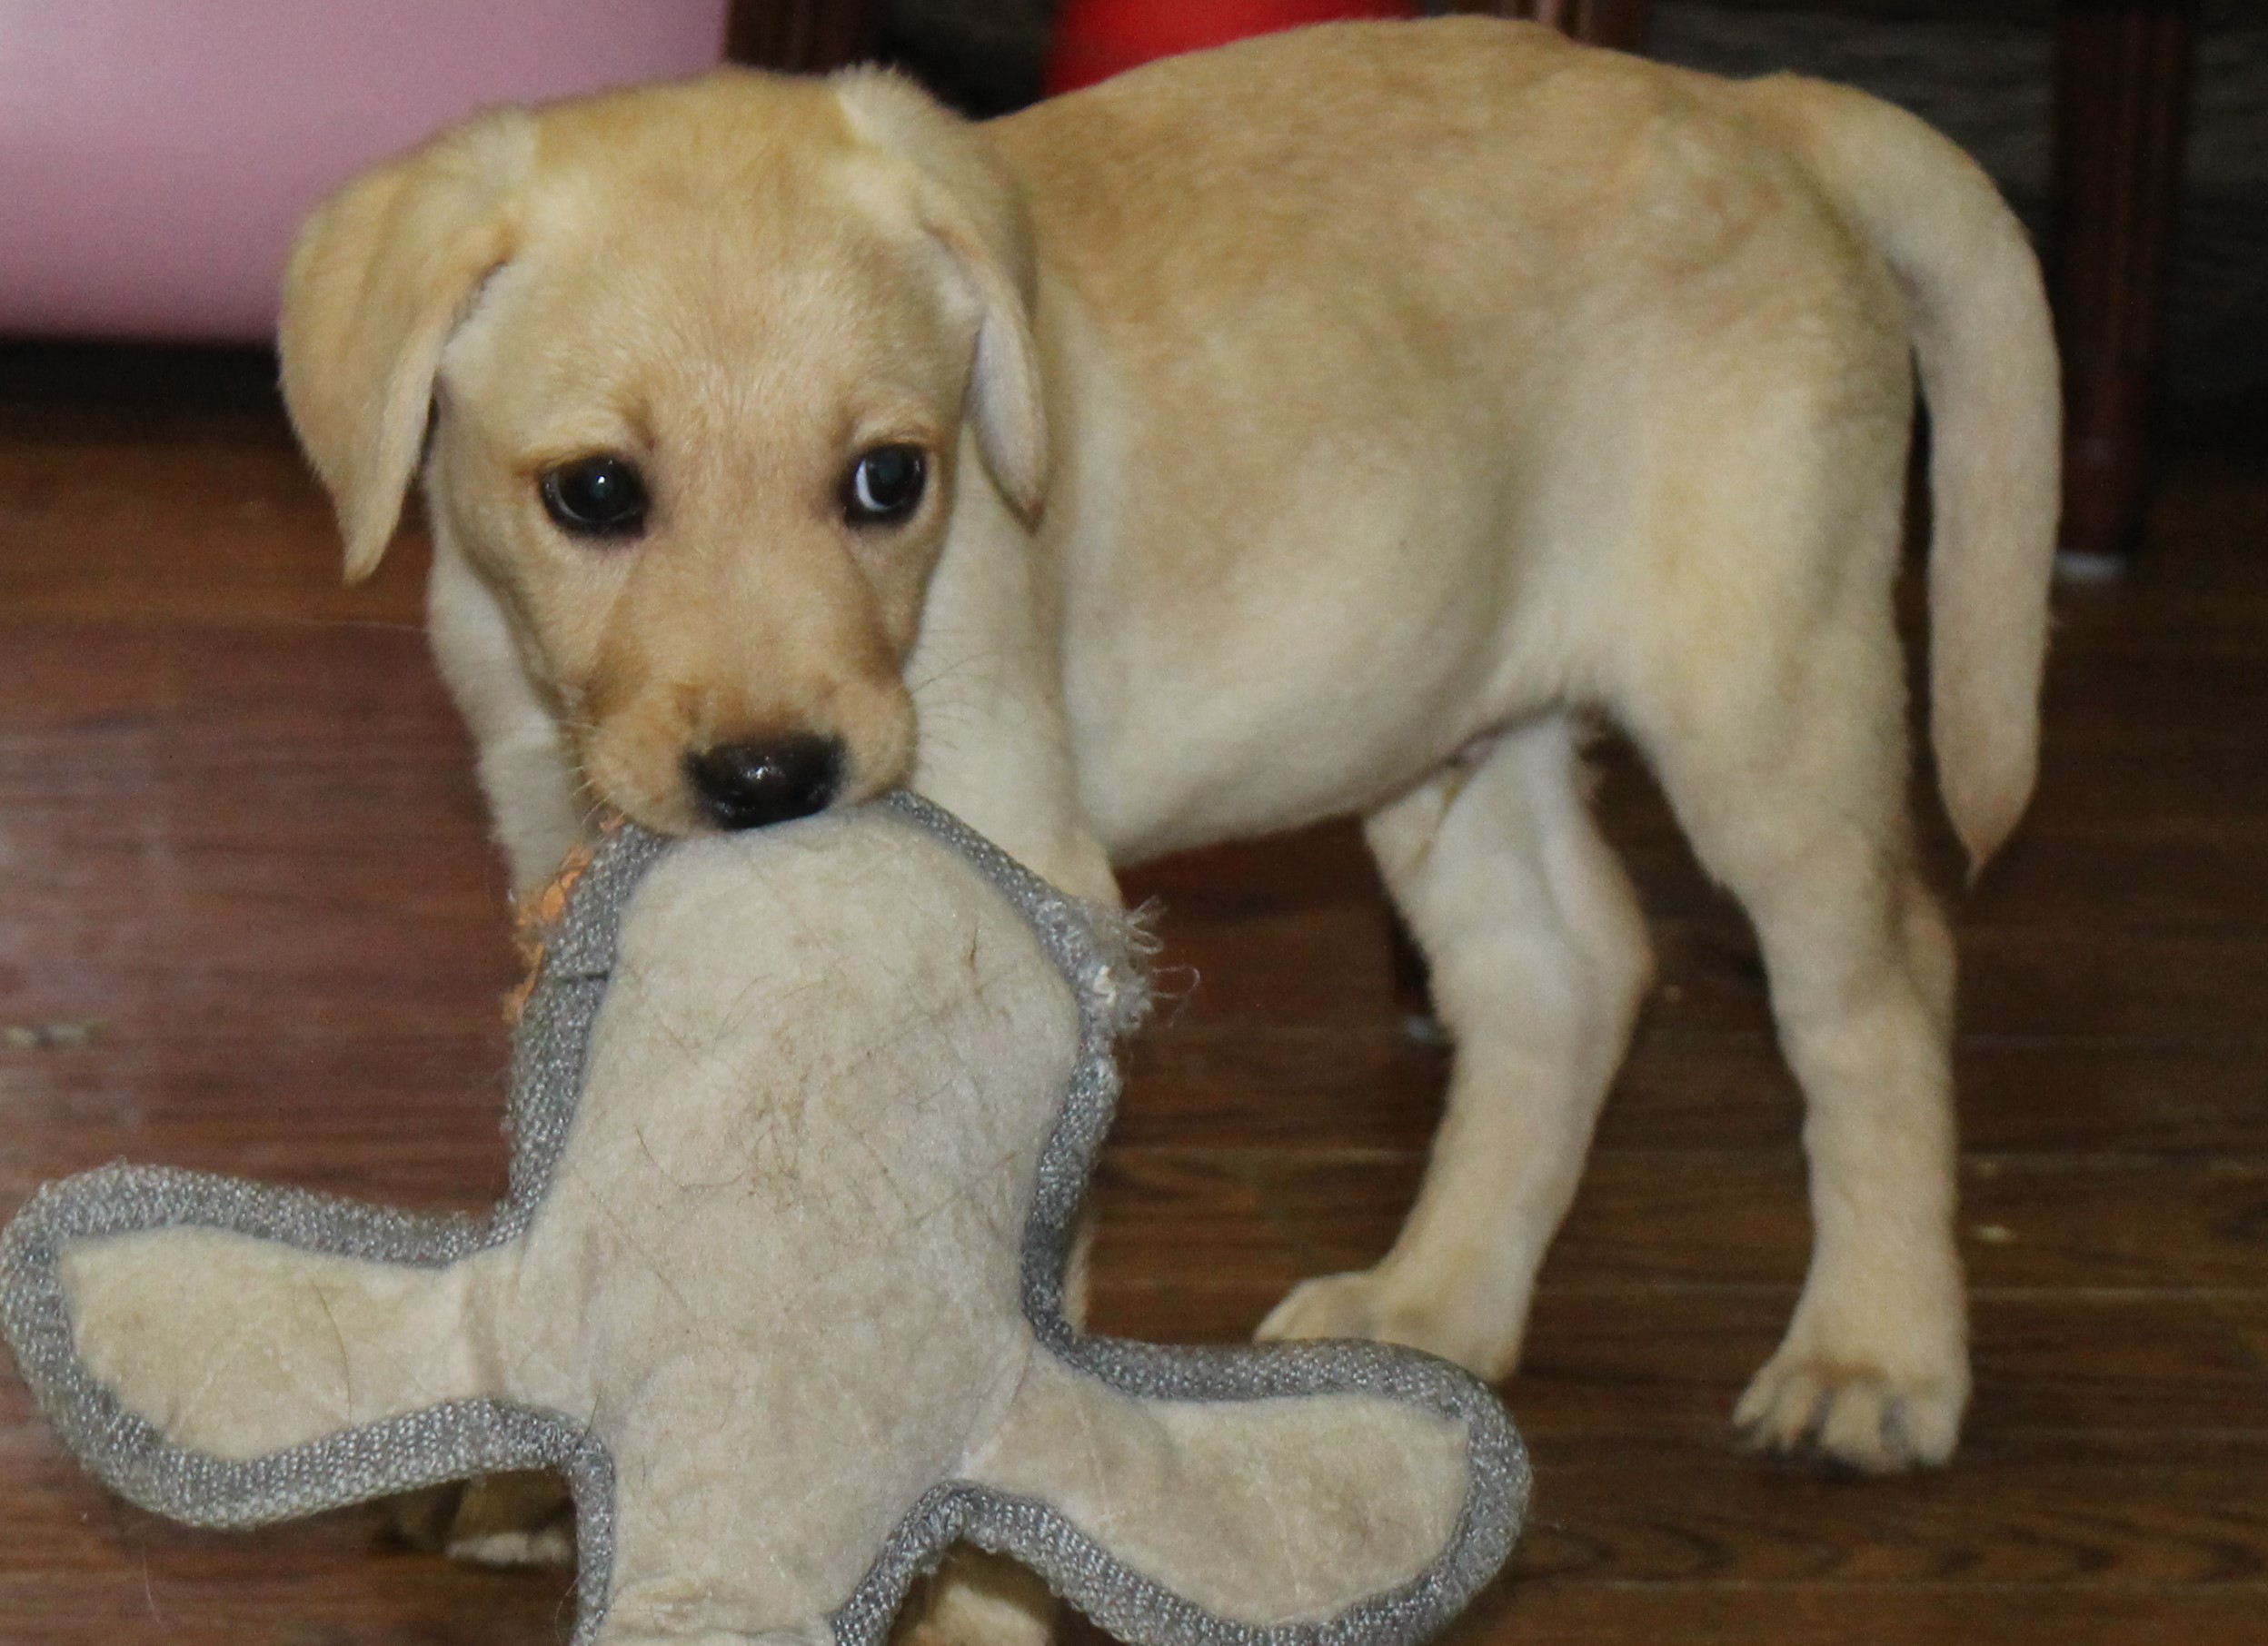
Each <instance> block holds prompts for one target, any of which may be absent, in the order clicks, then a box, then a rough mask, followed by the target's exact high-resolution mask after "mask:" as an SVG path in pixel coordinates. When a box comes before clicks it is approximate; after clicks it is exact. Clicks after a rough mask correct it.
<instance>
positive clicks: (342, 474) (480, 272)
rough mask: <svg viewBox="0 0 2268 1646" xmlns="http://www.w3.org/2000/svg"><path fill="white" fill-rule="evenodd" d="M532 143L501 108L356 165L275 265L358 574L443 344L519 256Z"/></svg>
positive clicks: (412, 438) (528, 124)
mask: <svg viewBox="0 0 2268 1646" xmlns="http://www.w3.org/2000/svg"><path fill="white" fill-rule="evenodd" d="M534 146H535V122H534V120H533V118H532V116H531V115H529V114H527V113H526V112H525V111H523V110H520V109H500V110H497V111H495V112H493V113H491V114H483V115H481V116H479V117H477V118H475V119H473V120H472V121H469V122H467V123H466V124H463V125H461V126H458V127H455V128H454V129H453V130H451V131H449V132H446V133H443V134H442V135H441V136H439V137H437V138H434V139H433V141H432V142H430V143H428V144H425V145H424V146H423V147H422V148H419V149H415V150H413V151H412V152H411V153H410V154H404V155H403V156H402V157H401V158H399V159H397V160H393V161H389V162H387V163H386V164H383V165H380V166H378V167H376V168H374V169H373V170H371V171H368V172H365V173H363V174H362V175H361V176H360V177H357V178H356V179H355V180H354V181H353V182H352V183H348V184H347V185H346V187H345V188H343V189H342V190H341V191H340V192H339V193H336V194H334V195H333V196H332V197H331V198H330V199H329V200H328V201H326V202H324V203H323V205H322V206H321V207H319V208H318V209H317V210H316V212H315V213H314V215H313V216H312V217H310V218H309V219H308V220H307V222H306V223H305V225H304V226H303V227H302V229H301V230H300V232H299V238H298V241H297V242H296V243H294V244H293V248H292V257H291V262H290V263H289V265H288V266H287V267H286V269H285V271H284V307H283V316H282V319H281V322H280V323H279V325H278V328H277V339H276V342H277V350H278V352H279V353H280V354H281V356H282V358H283V365H284V404H285V405H286V406H287V407H288V408H289V410H290V412H291V414H292V426H293V428H294V429H295V430H297V431H298V433H299V440H300V444H301V445H303V446H304V447H305V448H306V451H307V456H308V459H309V461H312V462H313V464H314V467H315V472H316V474H317V475H319V476H320V477H321V478H322V481H323V485H324V486H325V487H326V488H328V489H329V491H330V493H331V501H332V502H333V504H334V505H336V507H337V509H338V512H339V530H340V531H341V533H342V534H343V536H344V538H345V540H346V575H347V578H348V580H350V581H353V580H358V579H361V578H363V577H367V576H368V575H369V574H370V573H371V572H372V571H373V570H375V569H376V567H377V564H378V561H379V560H380V559H381V558H382V557H383V555H384V553H385V551H386V544H387V543H388V542H389V541H390V540H392V539H393V532H394V528H395V526H396V525H398V524H399V523H400V521H401V518H402V499H403V493H405V492H406V491H408V490H409V484H410V477H411V476H412V474H413V473H414V472H415V471H416V469H417V463H418V457H419V453H420V451H421V450H422V449H423V444H424V439H425V421H426V416H427V412H428V411H429V409H430V407H431V405H432V402H433V375H434V373H435V372H436V371H437V370H438V369H439V367H440V364H441V352H442V348H443V345H444V344H445V343H447V342H448V341H449V334H450V333H451V332H453V331H454V330H455V329H456V326H457V323H458V322H459V321H461V320H462V319H463V316H464V313H465V311H466V310H467V309H468V308H470V307H471V305H472V299H473V297H474V295H475V294H476V293H478V291H479V290H480V286H481V283H482V280H483V279H484V278H485V277H486V276H487V275H488V274H489V273H492V271H493V270H495V269H496V268H497V267H498V266H499V265H500V264H502V263H505V262H506V261H508V260H509V259H510V257H511V255H512V244H513V241H514V239H515V236H516V233H517V224H516V221H515V217H516V213H515V211H514V205H515V203H516V201H517V199H518V197H519V193H520V189H521V185H522V183H523V182H524V180H525V178H526V176H527V173H528V170H529V165H530V163H531V160H532V155H533V152H534Z"/></svg>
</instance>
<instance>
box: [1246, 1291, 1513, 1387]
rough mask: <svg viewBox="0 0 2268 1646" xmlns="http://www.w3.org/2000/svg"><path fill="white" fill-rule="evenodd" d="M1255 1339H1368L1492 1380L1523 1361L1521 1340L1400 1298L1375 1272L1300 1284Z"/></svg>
mask: <svg viewBox="0 0 2268 1646" xmlns="http://www.w3.org/2000/svg"><path fill="white" fill-rule="evenodd" d="M1253 1335H1254V1336H1255V1337H1257V1338H1258V1339H1259V1340H1260V1341H1261V1342H1263V1343H1275V1342H1281V1341H1283V1340H1285V1339H1288V1338H1313V1337H1367V1338H1368V1339H1370V1340H1371V1341H1372V1342H1374V1343H1385V1344H1402V1345H1404V1346H1405V1347H1407V1348H1411V1349H1423V1350H1424V1351H1426V1353H1428V1354H1438V1355H1439V1356H1440V1357H1441V1358H1442V1359H1443V1360H1448V1361H1455V1362H1456V1363H1457V1364H1458V1365H1460V1366H1463V1367H1465V1368H1466V1369H1467V1371H1469V1372H1472V1373H1476V1374H1477V1375H1478V1376H1481V1377H1487V1378H1497V1377H1504V1376H1507V1375H1509V1374H1510V1373H1511V1371H1512V1368H1513V1365H1514V1363H1516V1362H1517V1360H1518V1359H1519V1343H1518V1341H1517V1339H1514V1340H1513V1341H1511V1342H1509V1343H1507V1341H1506V1340H1505V1338H1504V1336H1503V1334H1500V1333H1497V1332H1493V1331H1489V1330H1487V1329H1486V1328H1485V1326H1484V1325H1483V1324H1482V1323H1479V1322H1477V1321H1472V1320H1467V1319H1465V1318H1462V1317H1461V1316H1460V1315H1459V1314H1457V1311H1456V1310H1454V1309H1446V1308H1439V1307H1432V1306H1425V1305H1418V1304H1410V1303H1408V1301H1406V1300H1404V1299H1401V1298H1398V1297H1396V1296H1395V1295H1394V1294H1393V1291H1392V1289H1391V1288H1390V1287H1389V1286H1388V1284H1387V1283H1386V1281H1385V1279H1384V1278H1383V1277H1382V1275H1381V1274H1380V1273H1379V1271H1378V1270H1376V1269H1368V1270H1362V1271H1358V1272H1357V1273H1353V1274H1325V1275H1322V1276H1320V1277H1318V1278H1317V1279H1315V1280H1305V1281H1301V1282H1300V1283H1299V1284H1298V1285H1296V1286H1294V1287H1293V1288H1292V1289H1291V1291H1290V1294H1288V1295H1287V1296H1286V1297H1285V1299H1284V1301H1283V1302H1281V1303H1279V1304H1277V1305H1276V1306H1275V1308H1274V1309H1272V1310H1270V1311H1269V1312H1268V1318H1267V1319H1266V1320H1264V1321H1262V1322H1261V1323H1260V1329H1259V1330H1258V1332H1256V1333H1254V1334H1253Z"/></svg>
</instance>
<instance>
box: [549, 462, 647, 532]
mask: <svg viewBox="0 0 2268 1646" xmlns="http://www.w3.org/2000/svg"><path fill="white" fill-rule="evenodd" d="M540 485H541V490H542V493H543V511H544V512H545V513H547V514H549V515H550V516H551V517H552V522H553V523H554V524H556V525H557V526H558V527H559V529H560V530H562V531H564V532H566V533H567V534H568V535H570V536H571V537H636V536H637V535H638V534H639V533H641V532H642V531H643V530H645V529H646V481H645V477H644V476H643V475H642V474H640V473H639V472H638V466H637V465H636V464H635V463H633V462H632V461H630V460H629V459H628V458H626V457H616V456H615V455H613V454H612V452H601V453H600V454H599V455H597V456H596V457H579V458H577V459H575V460H574V461H572V462H569V463H561V464H560V465H559V466H558V467H556V468H552V469H546V470H544V471H543V477H542V481H541V482H540Z"/></svg>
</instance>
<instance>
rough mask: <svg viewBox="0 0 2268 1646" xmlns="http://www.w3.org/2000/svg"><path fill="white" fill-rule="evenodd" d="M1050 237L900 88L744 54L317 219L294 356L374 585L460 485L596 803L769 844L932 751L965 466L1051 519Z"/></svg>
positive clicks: (495, 134) (654, 823)
mask: <svg viewBox="0 0 2268 1646" xmlns="http://www.w3.org/2000/svg"><path fill="white" fill-rule="evenodd" d="M1029 287H1030V245H1029V238H1028V234H1027V231H1026V227H1025V223H1024V221H1023V217H1022V213H1021V208H1020V202H1019V200H1018V196H1017V194H1016V192H1015V189H1014V186H1013V183H1012V181H1011V180H1010V178H1009V177H1008V176H1007V175H1006V174H1005V173H1004V171H1003V170H1002V169H1001V168H1000V164H999V163H998V162H997V161H996V160H995V159H994V158H993V157H992V155H991V154H990V151H989V149H988V148H987V147H986V145H985V144H984V142H983V140H982V138H981V137H980V135H979V134H977V133H975V132H974V131H972V130H970V128H968V127H966V126H965V125H963V124H961V123H960V122H959V121H957V120H955V119H954V118H953V117H951V116H950V115H948V114H945V113H944V112H943V111H941V110H940V109H938V108H937V107H936V106H935V105H934V104H930V102H929V101H928V100H927V99H926V98H925V97H923V96H922V95H921V94H920V93H919V92H917V91H915V90H914V89H913V88H912V87H911V86H910V85H908V84H905V83H903V82H900V81H897V80H894V79H891V78H889V77H887V76H883V75H878V74H852V75H849V76H843V77H840V78H838V79H836V80H833V81H829V82H815V81H791V80H784V79H779V78H775V77H772V76H768V75H761V74H746V73H741V72H732V71H728V72H723V73H720V74H713V75H711V76H708V77H706V78H704V79H702V80H699V81H693V82H689V83H685V84H675V85H666V86H656V87H648V88H642V89H639V90H635V91H631V92H625V93H618V94H611V95H607V96H603V97H598V98H592V99H585V100H582V101H578V102H571V103H564V104H555V105H552V106H549V107H547V108H543V109H541V110H534V111H529V110H506V111H500V112H498V113H494V114H488V115H483V116H482V117H480V118H478V119H476V120H474V121H472V122H471V123H469V124H466V125H464V126H462V127H459V128H457V129H456V130H454V131H452V132H449V133H446V134H443V136H441V137H439V138H437V139H435V140H434V141H433V142H432V143H430V144H427V145H426V146H425V147H423V148H422V149H419V150H417V151H415V152H413V154H409V155H407V156H404V157H403V158H402V159H399V160H396V161H394V162H392V163H390V164H386V165H384V166H382V167H380V168H378V169H377V170H375V171H373V172H371V173H369V174H365V175H364V176H363V177H361V178H359V179H357V180H356V181H355V182H354V183H351V184H349V185H348V187H347V188H346V189H345V190H344V191H343V192H342V193H340V194H339V195H338V196H336V197H335V198H333V200H332V201H331V202H329V203H327V204H326V205H325V206H324V207H323V209H322V210H321V211H319V212H318V213H316V215H315V216H314V217H313V219H312V220H311V221H310V222H309V223H308V224H307V226H306V228H305V229H304V230H303V231H302V233H301V237H300V241H299V243H298V245H297V247H296V249H295V250H294V253H293V259H292V263H291V266H290V269H289V271H288V273H287V274H286V277H285V283H284V312H283V322H282V329H281V338H280V342H281V351H282V356H283V363H284V395H285V399H286V402H287V403H288V404H289V406H290V409H291V412H292V419H293V425H294V426H295V428H296V429H297V430H298V431H299V434H300V438H301V441H302V442H303V444H304V445H305V447H306V448H307V451H308V453H309V455H310V457H311V459H312V461H313V464H314V467H315V469H316V471H317V472H318V474H319V475H321V477H322V478H323V481H324V483H325V485H326V486H328V487H329V489H330V491H331V492H332V495H333V500H334V501H335V502H336V504H337V506H338V512H339V519H340V524H341V529H342V530H343V534H344V537H345V540H346V567H347V573H348V576H349V577H351V578H352V577H359V576H362V575H364V574H366V573H367V572H368V571H369V570H371V569H372V568H373V567H374V566H375V565H376V564H377V562H378V560H379V559H380V557H381V556H382V555H383V553H384V551H385V547H386V544H387V541H388V540H389V539H390V538H391V537H392V536H393V532H394V529H395V526H396V524H397V522H398V521H399V517H400V512H401V505H402V500H403V492H404V491H405V490H406V488H407V486H408V484H409V481H410V479H411V476H412V474H413V472H414V471H416V469H417V467H418V465H419V461H420V457H421V453H423V461H424V468H425V481H426V489H427V496H428V501H429V504H430V506H431V509H432V512H433V517H434V522H435V526H436V529H437V530H439V531H441V532H443V533H445V534H446V535H447V536H448V537H449V539H450V540H451V541H453V543H454V544H455V545H456V547H457V548H458V549H459V550H460V551H461V552H463V555H464V556H465V557H466V559H467V560H469V561H470V563H471V564H472V567H473V569H474V570H476V571H477V572H478V573H479V574H480V575H481V576H482V578H483V579H484V580H486V581H487V582H488V583H489V585H490V586H491V587H492V589H493V590H495V591H496V592H497V593H498V595H499V596H500V598H501V600H502V605H503V607H504V609H505V610H506V612H507V614H508V616H509V618H510V620H511V625H512V631H513V634H514V638H515V640H516V642H517V644H518V647H519V650H520V654H521V655H520V661H521V662H522V665H523V666H524V667H525V668H526V669H527V671H528V673H529V675H530V676H531V678H532V679H533V680H534V681H535V683H536V686H537V689H538V690H539V692H540V693H542V694H543V695H544V697H545V698H546V699H547V701H548V702H549V703H550V704H551V705H552V709H553V711H554V712H555V713H556V714H557V715H558V717H559V718H560V720H561V722H562V726H564V727H565V728H566V729H567V731H568V733H569V736H570V740H571V744H572V748H573V749H574V751H575V754H576V756H577V759H578V760H579V763H580V766H581V769H582V777H583V778H584V780H585V783H586V785H587V787H588V788H590V789H591V790H592V792H593V793H594V794H595V795H596V797H597V798H601V799H603V800H606V801H608V802H611V803H612V804H613V805H615V806H616V807H618V808H621V809H622V810H623V811H625V812H627V813H628V814H629V815H630V816H631V817H632V818H636V819H637V820H638V821H640V822H642V823H644V824H646V825H647V826H649V827H651V828H661V829H665V830H670V831H673V832H684V831H689V830H692V829H696V828H706V827H717V826H721V827H728V828H739V827H745V826H748V825H750V824H753V823H761V822H768V821H772V820H775V819H777V818H784V817H791V816H797V815H801V813H802V812H805V811H810V810H813V809H816V808H818V807H820V806H823V805H826V804H829V803H830V802H831V801H834V800H857V799H861V798H866V797H868V796H870V795H871V794H874V793H876V792H878V791H880V789H882V788H887V787H889V786H890V785H892V784H894V783H897V782H900V781H902V780H903V779H904V778H905V777H906V776H907V775H908V774H909V772H910V769H911V765H912V758H913V747H914V736H915V726H914V710H913V703H912V699H911V697H910V694H909V692H908V690H907V689H906V686H905V684H904V681H903V679H902V673H901V671H902V669H903V666H904V663H905V660H906V659H907V657H908V655H909V654H910V651H911V649H912V647H913V644H914V641H915V639H916V637H917V635H918V632H919V630H920V616H921V604H922V598H923V593H924V590H925V589H926V586H927V582H928V579H929V576H930V571H931V570H932V569H933V568H934V566H935V564H936V562H937V559H938V556H939V554H940V550H941V549H942V546H943V541H944V536H945V531H946V527H947V523H948V521H949V518H950V514H951V511H952V503H953V498H954V494H955V491H956V489H957V488H958V487H960V486H961V485H963V484H972V483H977V484H980V483H984V477H980V476H976V475H970V474H964V473H962V472H961V468H962V464H961V462H960V454H961V451H962V450H963V440H962V435H963V432H964V429H965V430H966V431H967V433H968V434H969V435H970V441H968V445H969V446H970V448H972V449H973V450H974V451H975V452H976V453H977V455H978V456H979V458H980V460H981V463H982V466H983V469H984V470H985V471H986V475H987V476H989V479H990V483H992V484H993V485H995V486H996V487H998V489H999V490H1000V492H1001V493H1002V494H1003V495H1004V496H1005V497H1006V498H1007V499H1008V500H1009V501H1010V503H1011V504H1012V505H1014V506H1015V507H1016V508H1018V509H1019V510H1020V511H1023V512H1025V513H1027V514H1028V513H1030V511H1032V510H1034V509H1035V508H1036V507H1037V506H1038V501H1039V497H1040V489H1041V483H1042V473H1043V470H1044V466H1045V451H1044V431H1043V426H1042V422H1041V417H1040V400H1039V392H1038V368H1037V363H1036V359H1035V355H1034V351H1033V344H1032V340H1031V334H1030V325H1029V321H1028V315H1027V303H1028V293H1029Z"/></svg>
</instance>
